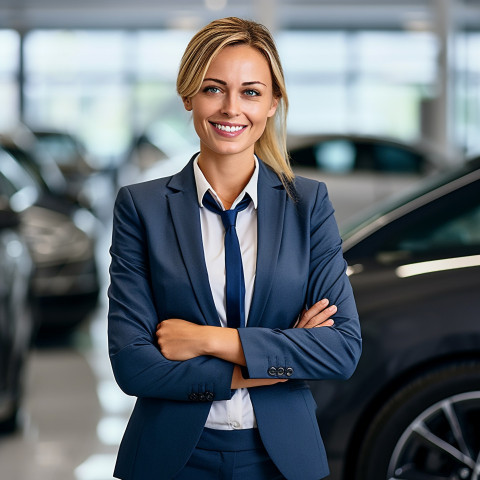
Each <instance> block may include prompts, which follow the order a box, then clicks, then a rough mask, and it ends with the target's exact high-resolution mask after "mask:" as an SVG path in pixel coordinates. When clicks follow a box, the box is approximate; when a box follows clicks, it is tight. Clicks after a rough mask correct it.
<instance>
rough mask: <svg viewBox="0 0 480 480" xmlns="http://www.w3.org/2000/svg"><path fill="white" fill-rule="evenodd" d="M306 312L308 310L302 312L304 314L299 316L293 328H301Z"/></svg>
mask: <svg viewBox="0 0 480 480" xmlns="http://www.w3.org/2000/svg"><path fill="white" fill-rule="evenodd" d="M305 312H306V310H305V309H303V310H302V313H301V314H300V315H299V316H298V318H297V321H296V322H295V324H294V325H293V328H297V327H298V328H301V327H300V326H299V324H300V321H301V319H302V317H303V316H304V315H305Z"/></svg>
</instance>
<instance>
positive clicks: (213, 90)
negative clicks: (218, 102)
mask: <svg viewBox="0 0 480 480" xmlns="http://www.w3.org/2000/svg"><path fill="white" fill-rule="evenodd" d="M203 91H204V92H205V93H220V89H219V88H218V87H215V86H210V87H205V88H204V89H203Z"/></svg>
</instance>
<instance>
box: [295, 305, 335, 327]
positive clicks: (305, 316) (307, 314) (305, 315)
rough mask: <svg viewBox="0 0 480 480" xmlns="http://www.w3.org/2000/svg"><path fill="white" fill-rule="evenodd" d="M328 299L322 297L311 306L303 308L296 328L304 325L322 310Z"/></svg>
mask: <svg viewBox="0 0 480 480" xmlns="http://www.w3.org/2000/svg"><path fill="white" fill-rule="evenodd" d="M328 303H329V301H328V299H326V298H324V299H323V300H320V301H319V302H317V303H315V304H314V305H313V306H311V307H310V308H309V309H308V310H306V311H305V310H304V311H303V312H302V315H301V317H300V321H299V322H298V325H297V327H298V328H303V327H305V325H306V324H307V323H308V322H309V321H310V320H311V319H312V318H313V317H314V316H315V315H318V314H319V313H320V312H322V311H323V310H324V309H325V308H326V307H327V306H328Z"/></svg>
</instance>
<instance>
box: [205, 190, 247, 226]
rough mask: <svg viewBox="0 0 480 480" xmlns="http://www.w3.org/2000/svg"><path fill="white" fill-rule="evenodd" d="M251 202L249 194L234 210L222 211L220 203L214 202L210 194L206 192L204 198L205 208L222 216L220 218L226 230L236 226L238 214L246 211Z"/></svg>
mask: <svg viewBox="0 0 480 480" xmlns="http://www.w3.org/2000/svg"><path fill="white" fill-rule="evenodd" d="M250 202H251V198H250V196H249V195H248V194H245V197H244V198H243V200H242V201H241V202H239V203H238V204H237V206H236V207H235V208H232V209H230V210H222V209H221V208H220V206H219V205H218V203H217V202H216V201H215V200H214V198H213V197H212V195H211V193H210V192H206V193H205V195H204V196H203V205H204V207H206V208H207V209H208V210H210V211H211V212H213V213H216V214H217V215H220V218H221V219H222V222H223V226H224V227H225V230H227V229H228V228H230V227H234V226H235V223H236V221H237V214H238V212H241V211H242V210H245V209H246V208H247V207H248V205H249V203H250Z"/></svg>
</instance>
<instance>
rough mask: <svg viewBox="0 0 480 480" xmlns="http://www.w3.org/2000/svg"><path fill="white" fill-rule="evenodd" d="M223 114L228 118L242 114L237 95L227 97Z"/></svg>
mask: <svg viewBox="0 0 480 480" xmlns="http://www.w3.org/2000/svg"><path fill="white" fill-rule="evenodd" d="M221 113H222V115H225V116H227V117H228V118H231V117H236V116H237V115H238V114H239V113H240V111H239V102H238V97H237V96H236V95H235V94H233V93H231V94H229V95H225V98H224V100H223V104H222V110H221Z"/></svg>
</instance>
